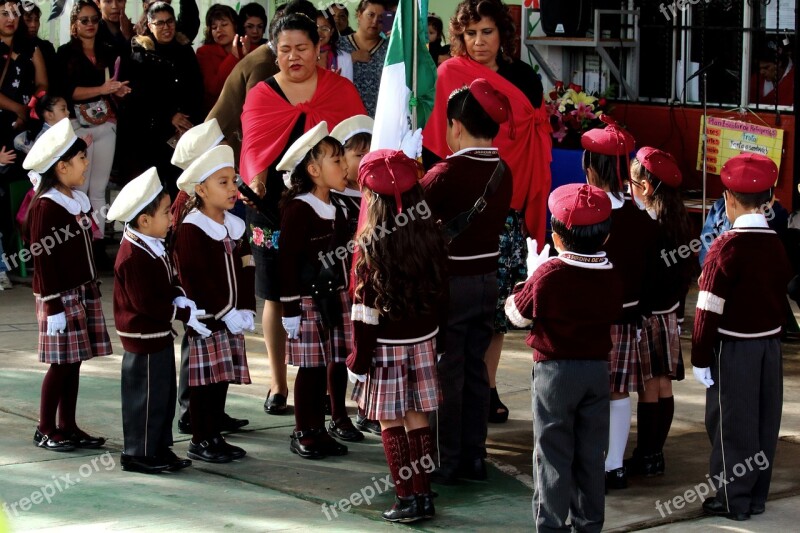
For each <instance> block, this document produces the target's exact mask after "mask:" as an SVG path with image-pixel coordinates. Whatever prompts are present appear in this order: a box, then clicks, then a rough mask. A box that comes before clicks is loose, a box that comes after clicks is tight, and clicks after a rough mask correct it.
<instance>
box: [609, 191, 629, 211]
mask: <svg viewBox="0 0 800 533" xmlns="http://www.w3.org/2000/svg"><path fill="white" fill-rule="evenodd" d="M606 194H607V195H608V199H609V200H611V209H619V208H620V207H622V206H623V205H625V197H622V198H618V197H617V195H616V194H615V193H613V192H608V191H606Z"/></svg>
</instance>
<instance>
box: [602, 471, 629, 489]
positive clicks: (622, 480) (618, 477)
mask: <svg viewBox="0 0 800 533" xmlns="http://www.w3.org/2000/svg"><path fill="white" fill-rule="evenodd" d="M627 488H628V473H627V472H625V467H624V466H622V467H620V468H615V469H614V470H610V471H608V472H606V490H609V489H610V490H620V489H627Z"/></svg>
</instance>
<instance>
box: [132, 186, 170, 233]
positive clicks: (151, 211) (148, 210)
mask: <svg viewBox="0 0 800 533" xmlns="http://www.w3.org/2000/svg"><path fill="white" fill-rule="evenodd" d="M165 196H169V191H167V189H161V192H160V193H158V194H157V195H156V197H155V198H153V200H152V201H151V202H150V203H149V204H147V205H146V206H144V209H142V210H141V211H139V213H137V214H136V216H135V217H133V219H131V221H130V222H128V225H129V226H130V227H132V228H133V229H139V217H140V216H142V215H147V216H149V217H152V216H155V215H156V213H157V212H158V208H159V207H160V206H161V200H162V199H163V198H164V197H165Z"/></svg>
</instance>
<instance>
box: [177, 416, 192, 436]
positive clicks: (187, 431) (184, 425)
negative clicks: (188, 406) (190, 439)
mask: <svg viewBox="0 0 800 533" xmlns="http://www.w3.org/2000/svg"><path fill="white" fill-rule="evenodd" d="M178 431H179V432H180V433H183V434H184V435H191V434H192V423H191V421H189V420H184V419H182V418H179V419H178Z"/></svg>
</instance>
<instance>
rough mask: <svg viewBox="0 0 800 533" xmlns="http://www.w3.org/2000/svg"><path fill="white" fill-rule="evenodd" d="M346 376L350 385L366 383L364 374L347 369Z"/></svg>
mask: <svg viewBox="0 0 800 533" xmlns="http://www.w3.org/2000/svg"><path fill="white" fill-rule="evenodd" d="M298 318H299V317H298ZM347 376H348V377H349V378H350V383H355V382H356V381H360V382H361V383H364V382H365V381H367V376H366V374H356V373H355V372H353V371H352V370H350V369H349V368H348V369H347Z"/></svg>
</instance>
